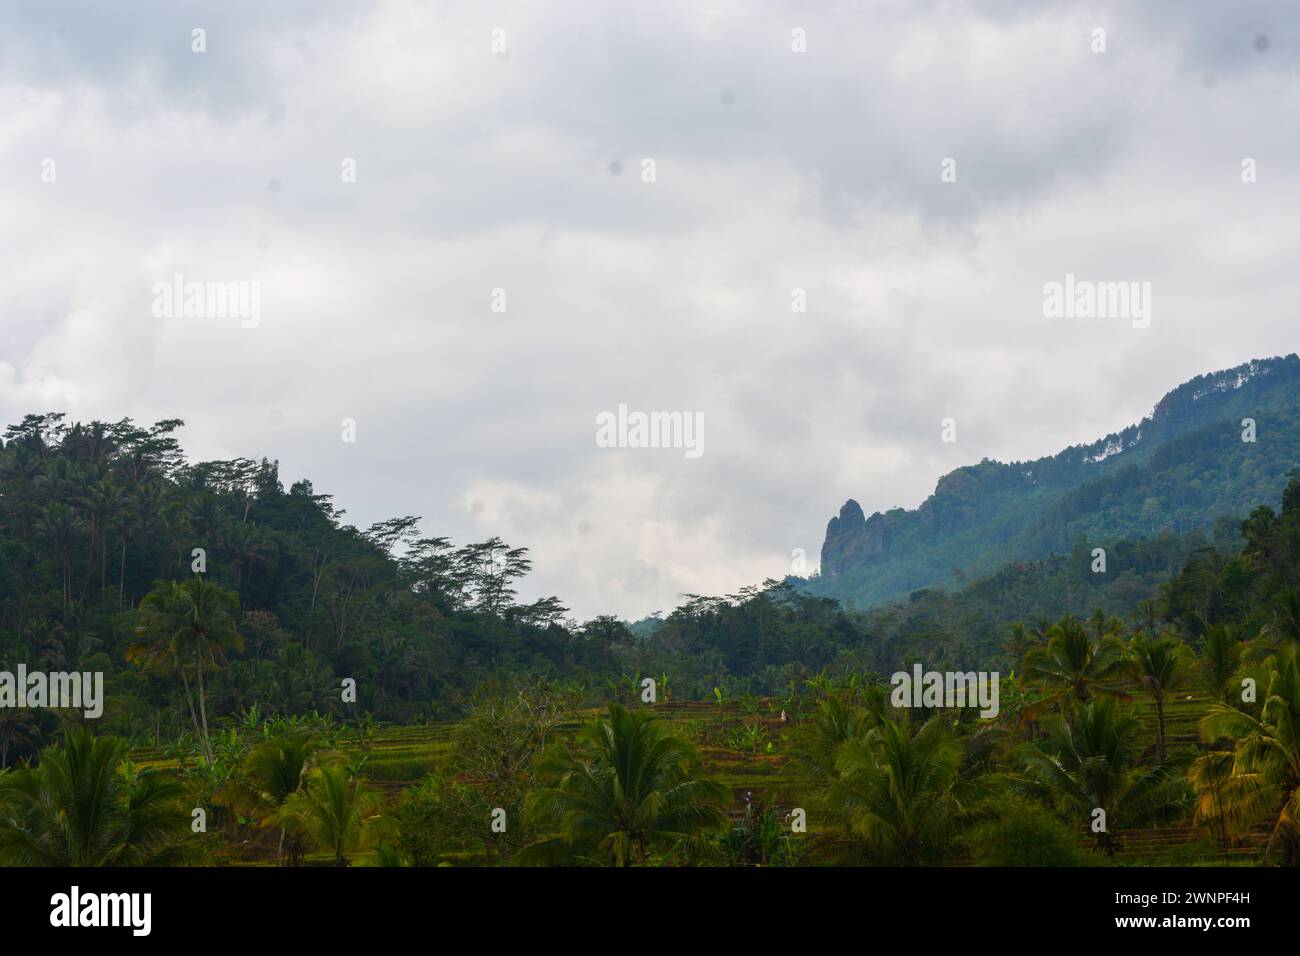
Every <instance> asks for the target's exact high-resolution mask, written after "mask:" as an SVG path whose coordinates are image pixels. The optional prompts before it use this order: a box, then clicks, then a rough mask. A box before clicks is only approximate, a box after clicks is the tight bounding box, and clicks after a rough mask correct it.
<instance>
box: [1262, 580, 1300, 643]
mask: <svg viewBox="0 0 1300 956" xmlns="http://www.w3.org/2000/svg"><path fill="white" fill-rule="evenodd" d="M1265 632H1266V633H1267V634H1268V635H1269V636H1270V637H1273V638H1275V639H1276V641H1277V642H1278V643H1286V642H1290V643H1292V644H1300V588H1291V590H1289V591H1286V592H1284V593H1283V594H1282V595H1281V596H1280V597H1278V599H1277V604H1276V606H1275V607H1274V608H1273V618H1272V620H1270V621H1269V622H1268V624H1266V625H1265Z"/></svg>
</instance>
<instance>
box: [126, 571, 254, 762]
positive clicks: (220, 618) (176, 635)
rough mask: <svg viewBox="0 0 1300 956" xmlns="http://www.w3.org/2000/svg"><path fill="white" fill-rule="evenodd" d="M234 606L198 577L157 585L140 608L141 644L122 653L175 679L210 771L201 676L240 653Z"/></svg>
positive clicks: (220, 591) (224, 592)
mask: <svg viewBox="0 0 1300 956" xmlns="http://www.w3.org/2000/svg"><path fill="white" fill-rule="evenodd" d="M236 605H237V600H236V598H235V596H234V595H233V594H231V593H230V592H229V591H227V590H226V589H225V588H222V587H219V586H218V585H215V584H209V583H208V582H207V580H206V579H205V578H203V577H202V576H201V575H197V574H196V575H195V576H194V577H192V578H189V579H188V580H186V581H185V582H184V583H183V584H182V583H177V582H175V581H160V582H158V584H157V585H155V587H154V589H153V590H152V591H151V592H149V594H148V595H146V596H145V599H144V600H143V601H141V602H140V623H139V624H138V625H137V627H136V634H137V635H138V636H139V638H140V639H139V640H138V641H136V642H135V643H134V644H132V645H131V646H130V647H129V648H127V652H126V656H127V660H130V661H135V662H139V663H140V664H141V665H142V666H143V667H145V668H146V669H150V670H159V671H163V672H167V673H174V674H179V675H180V678H181V682H182V683H183V684H184V685H185V699H186V701H187V702H188V703H189V707H190V719H191V720H193V722H194V731H195V733H196V734H197V735H198V737H199V740H200V742H201V744H202V746H203V752H204V755H205V756H206V757H207V759H208V763H209V765H211V764H212V763H213V762H214V757H213V753H212V742H211V740H210V738H209V736H208V711H207V702H206V699H205V695H204V689H203V672H204V671H205V670H206V671H213V670H217V669H218V668H220V667H221V666H222V665H223V664H224V663H225V661H226V653H227V652H228V651H231V650H234V651H238V650H240V649H241V648H242V647H243V644H244V641H243V638H242V637H240V636H239V632H238V631H236V630H235V622H234V618H233V617H232V616H231V611H232V610H233V609H234V608H235V606H236ZM191 673H193V675H194V678H195V681H196V682H197V684H198V692H199V693H198V697H199V715H200V716H201V717H202V722H201V723H200V720H199V718H198V717H196V716H195V713H194V701H193V699H192V697H191V695H190V682H189V675H190V674H191Z"/></svg>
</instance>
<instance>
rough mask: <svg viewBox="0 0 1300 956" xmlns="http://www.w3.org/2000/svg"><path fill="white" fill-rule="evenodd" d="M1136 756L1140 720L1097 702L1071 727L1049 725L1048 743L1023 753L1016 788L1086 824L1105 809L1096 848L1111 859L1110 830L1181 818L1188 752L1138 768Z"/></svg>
mask: <svg viewBox="0 0 1300 956" xmlns="http://www.w3.org/2000/svg"><path fill="white" fill-rule="evenodd" d="M1141 753H1142V724H1141V722H1140V721H1139V720H1137V718H1135V717H1134V716H1133V715H1132V714H1131V713H1129V712H1127V711H1126V710H1122V709H1121V708H1120V706H1119V705H1118V704H1117V703H1116V702H1115V701H1114V700H1108V699H1102V700H1095V701H1091V702H1089V703H1088V704H1085V705H1084V706H1082V707H1080V708H1078V710H1077V712H1076V713H1075V719H1074V721H1073V723H1070V722H1068V721H1066V720H1064V719H1063V718H1059V717H1057V718H1052V719H1050V720H1049V722H1048V738H1047V740H1046V741H1044V742H1042V743H1041V744H1029V745H1026V746H1024V747H1023V748H1022V749H1021V755H1022V758H1023V760H1024V764H1025V772H1024V775H1023V776H1022V777H1020V778H1019V783H1020V785H1021V786H1022V787H1023V789H1025V790H1026V791H1027V792H1029V793H1030V794H1031V795H1033V796H1037V797H1040V798H1043V799H1046V800H1048V801H1049V802H1050V803H1052V804H1054V805H1055V807H1056V809H1057V810H1058V811H1060V812H1063V813H1065V814H1066V815H1067V816H1068V817H1070V818H1072V819H1076V820H1082V821H1085V823H1086V824H1087V825H1089V826H1091V824H1092V823H1093V820H1094V814H1095V813H1096V811H1097V810H1101V811H1103V812H1104V813H1105V829H1104V830H1102V831H1100V832H1098V833H1097V843H1096V845H1097V848H1098V849H1101V850H1104V851H1105V852H1106V854H1107V855H1108V856H1114V855H1115V851H1116V850H1117V849H1119V841H1118V840H1116V839H1115V837H1114V836H1113V835H1112V833H1113V832H1114V831H1115V830H1117V829H1120V828H1122V827H1132V826H1140V825H1142V824H1143V823H1147V822H1149V821H1152V820H1155V819H1160V818H1163V817H1165V816H1172V815H1174V814H1175V813H1177V812H1181V804H1182V802H1183V800H1184V798H1185V797H1186V793H1187V781H1186V779H1185V778H1184V775H1183V771H1184V770H1185V768H1186V765H1187V759H1186V757H1187V755H1186V754H1175V755H1174V756H1173V757H1170V758H1167V759H1165V760H1162V761H1159V762H1157V763H1156V764H1154V765H1152V766H1148V767H1143V766H1140V765H1139V764H1138V758H1139V757H1140V755H1141Z"/></svg>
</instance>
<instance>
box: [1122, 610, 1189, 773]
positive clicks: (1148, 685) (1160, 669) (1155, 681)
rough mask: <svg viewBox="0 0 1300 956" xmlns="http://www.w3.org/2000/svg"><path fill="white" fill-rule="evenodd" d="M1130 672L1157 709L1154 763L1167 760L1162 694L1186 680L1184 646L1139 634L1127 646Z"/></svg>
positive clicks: (1169, 638)
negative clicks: (1155, 760) (1147, 693)
mask: <svg viewBox="0 0 1300 956" xmlns="http://www.w3.org/2000/svg"><path fill="white" fill-rule="evenodd" d="M1129 655H1130V657H1129V668H1130V670H1131V671H1132V673H1133V675H1134V676H1135V677H1136V678H1137V680H1138V683H1140V684H1141V685H1142V688H1143V689H1144V690H1146V691H1148V692H1150V694H1151V699H1152V700H1153V701H1154V702H1155V705H1156V759H1157V760H1164V759H1165V757H1166V756H1168V751H1167V749H1166V747H1165V693H1166V692H1167V691H1170V690H1173V689H1174V688H1176V687H1178V686H1179V685H1180V684H1182V683H1183V681H1184V680H1185V679H1186V677H1187V671H1186V659H1187V648H1186V645H1184V644H1183V643H1181V642H1180V641H1176V640H1174V639H1173V638H1172V637H1159V638H1153V637H1148V636H1147V635H1145V634H1140V635H1138V636H1137V637H1135V638H1134V639H1133V642H1132V643H1131V644H1130V645H1129Z"/></svg>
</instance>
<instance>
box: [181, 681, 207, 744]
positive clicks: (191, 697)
mask: <svg viewBox="0 0 1300 956" xmlns="http://www.w3.org/2000/svg"><path fill="white" fill-rule="evenodd" d="M181 683H182V684H184V685H185V703H187V704H189V706H190V720H192V721H193V722H194V736H196V737H198V738H199V746H202V745H203V731H201V730H200V729H199V715H198V714H196V713H194V695H193V694H191V693H190V679H189V678H188V677H186V676H185V668H183V667H182V668H181Z"/></svg>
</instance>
